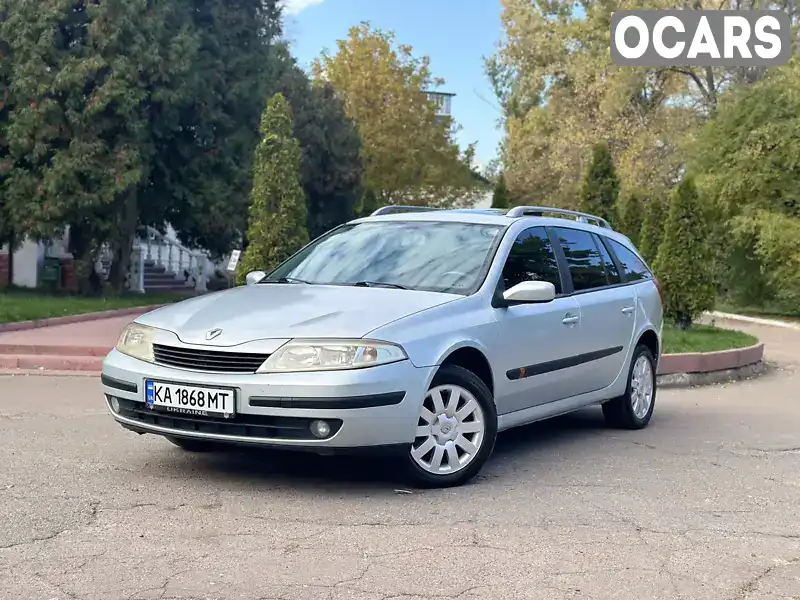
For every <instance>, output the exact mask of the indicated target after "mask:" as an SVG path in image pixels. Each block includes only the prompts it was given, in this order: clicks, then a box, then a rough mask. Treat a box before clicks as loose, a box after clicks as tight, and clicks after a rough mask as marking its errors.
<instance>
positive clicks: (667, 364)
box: [658, 342, 764, 375]
mask: <svg viewBox="0 0 800 600" xmlns="http://www.w3.org/2000/svg"><path fill="white" fill-rule="evenodd" d="M762 360H764V344H763V342H759V343H757V344H755V345H753V346H749V347H747V348H734V349H732V350H720V351H718V352H687V353H685V354H664V355H663V356H662V357H661V359H660V360H659V361H658V375H676V374H680V373H713V372H716V371H727V370H730V369H740V368H742V367H747V366H750V365H753V364H756V363H759V362H761V361H762Z"/></svg>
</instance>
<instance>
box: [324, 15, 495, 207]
mask: <svg viewBox="0 0 800 600" xmlns="http://www.w3.org/2000/svg"><path fill="white" fill-rule="evenodd" d="M314 77H315V79H316V80H317V81H324V82H327V83H330V84H331V85H332V86H333V88H334V90H335V91H336V93H337V94H338V95H339V97H341V98H342V100H343V102H344V107H345V110H346V111H347V114H348V115H349V116H350V118H351V119H353V121H354V122H355V123H356V125H357V127H358V131H359V133H360V135H361V138H362V140H363V149H362V155H363V158H364V165H365V176H364V187H365V190H366V191H367V192H368V193H370V194H371V195H374V197H375V198H376V199H377V200H378V202H379V203H381V204H397V203H404V204H405V203H410V204H432V205H436V206H452V205H470V204H472V203H474V202H475V201H476V200H477V195H478V193H479V190H480V188H479V186H478V185H477V180H476V179H475V178H474V177H473V173H472V170H471V166H472V165H471V160H472V159H473V154H474V149H473V148H472V147H470V148H468V149H467V150H466V151H465V152H464V153H461V151H460V149H459V147H458V145H457V144H456V142H455V140H454V132H455V129H454V123H453V122H452V120H451V119H449V118H439V117H438V115H437V108H436V105H435V103H434V102H432V101H431V100H429V98H428V97H427V95H426V92H427V91H429V90H431V89H433V88H435V87H436V86H438V85H440V84H442V83H443V81H442V80H440V79H436V78H434V77H433V76H432V74H431V71H430V67H429V60H428V58H427V57H422V58H417V57H415V56H414V54H413V50H412V48H411V47H410V46H407V45H397V44H396V43H395V37H394V34H392V33H387V32H383V31H380V30H377V29H372V28H371V27H370V25H369V24H368V23H362V24H361V25H360V26H358V27H353V28H352V29H350V32H349V36H348V38H347V39H346V40H340V41H338V42H337V52H336V54H335V55H330V54H328V53H323V54H322V56H321V57H320V58H319V59H318V60H317V61H316V62H315V64H314Z"/></svg>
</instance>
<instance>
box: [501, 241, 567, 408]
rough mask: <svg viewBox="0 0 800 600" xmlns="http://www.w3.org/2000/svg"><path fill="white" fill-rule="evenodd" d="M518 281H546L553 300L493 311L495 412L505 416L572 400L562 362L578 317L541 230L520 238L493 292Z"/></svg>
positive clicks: (549, 242)
mask: <svg viewBox="0 0 800 600" xmlns="http://www.w3.org/2000/svg"><path fill="white" fill-rule="evenodd" d="M523 281H549V282H550V283H552V284H553V285H554V286H555V288H556V298H555V300H553V301H552V302H548V303H543V304H518V305H514V306H508V307H503V308H495V309H494V317H495V320H496V321H497V327H498V335H497V336H496V337H495V340H496V341H495V346H494V347H493V348H492V349H491V355H492V357H493V359H492V363H493V366H494V367H495V369H494V370H495V397H496V400H497V410H498V412H499V413H500V414H507V413H511V412H515V411H517V410H523V409H526V408H530V407H532V406H536V405H539V404H546V403H548V402H552V401H554V400H558V399H560V398H565V397H568V396H571V395H573V390H574V389H575V382H574V381H573V380H571V379H570V376H569V373H568V370H565V369H564V368H563V364H564V360H565V359H569V357H570V356H571V355H572V353H573V352H574V348H575V346H576V345H577V344H578V343H579V339H580V335H579V327H580V325H579V321H580V312H579V309H578V303H577V301H576V300H575V298H572V297H570V296H568V295H565V294H564V286H563V283H562V279H561V273H560V271H559V265H558V260H557V258H556V253H555V251H554V250H553V246H552V243H551V240H550V238H549V237H548V235H547V232H546V230H545V228H544V227H531V228H528V229H526V230H524V231H523V232H522V233H520V234H519V235H518V236H517V238H516V240H515V241H514V244H513V246H512V247H511V250H510V251H509V254H508V257H507V258H506V261H505V264H504V267H503V273H502V276H501V280H500V281H499V282H498V293H499V294H502V293H503V292H504V291H505V290H507V289H510V288H512V287H514V286H515V285H517V284H518V283H521V282H523Z"/></svg>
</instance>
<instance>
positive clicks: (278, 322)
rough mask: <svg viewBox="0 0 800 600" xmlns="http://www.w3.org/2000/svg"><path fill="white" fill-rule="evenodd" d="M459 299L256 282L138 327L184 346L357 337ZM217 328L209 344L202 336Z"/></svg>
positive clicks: (165, 311)
mask: <svg viewBox="0 0 800 600" xmlns="http://www.w3.org/2000/svg"><path fill="white" fill-rule="evenodd" d="M460 297H461V296H457V295H453V294H442V293H436V292H420V291H413V290H398V289H391V288H364V287H350V286H329V285H306V284H257V285H250V286H243V287H237V288H234V289H231V290H225V291H222V292H216V293H213V294H208V295H204V296H198V297H196V298H192V299H189V300H184V301H183V302H179V303H177V304H171V305H169V306H165V307H163V308H159V309H157V310H155V311H153V312H150V313H147V314H146V315H143V316H141V317H139V318H138V319H136V321H137V322H138V323H142V324H144V325H149V326H151V327H157V328H159V329H165V330H168V331H171V332H173V333H175V334H176V335H177V336H178V337H179V338H180V340H181V341H182V342H184V343H186V344H203V345H213V346H235V345H237V344H243V343H245V342H250V341H254V340H261V339H289V338H361V337H364V336H366V335H367V334H368V333H369V332H370V331H372V330H374V329H376V328H378V327H381V326H382V325H386V324H387V323H391V322H392V321H396V320H397V319H400V318H402V317H405V316H408V315H411V314H414V313H417V312H419V311H422V310H426V309H428V308H432V307H434V306H439V305H441V304H445V303H447V302H452V301H453V300H456V299H458V298H460ZM212 329H221V330H222V333H221V334H219V335H218V337H216V338H215V339H213V340H212V341H206V333H207V332H209V331H210V330H212Z"/></svg>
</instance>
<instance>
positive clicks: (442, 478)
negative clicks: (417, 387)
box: [405, 365, 497, 488]
mask: <svg viewBox="0 0 800 600" xmlns="http://www.w3.org/2000/svg"><path fill="white" fill-rule="evenodd" d="M456 391H457V392H458V397H457V398H455V397H454V395H453V393H454V392H456ZM454 400H455V407H452V406H451V403H452V402H453V401H454ZM443 409H444V410H443ZM426 428H427V431H426ZM417 433H418V434H419V435H418V436H417V437H416V438H415V440H414V442H413V443H412V445H411V448H410V450H409V452H408V454H407V455H406V458H405V461H406V463H407V472H408V474H409V476H410V479H411V481H412V483H413V484H414V485H416V486H419V487H424V488H447V487H455V486H459V485H463V484H464V483H466V482H468V481H469V480H470V479H472V478H473V477H475V475H477V473H478V472H479V471H480V470H481V467H483V465H484V464H485V463H486V461H487V460H488V459H489V456H491V454H492V450H493V449H494V444H495V441H496V439H497V407H496V406H495V403H494V398H493V397H492V393H491V392H490V391H489V388H487V387H486V384H485V383H483V381H481V379H480V378H479V377H478V376H477V375H475V374H474V373H472V372H471V371H468V370H467V369H464V368H463V367H458V366H455V365H445V366H443V367H441V368H440V369H439V370H438V372H437V373H436V376H435V377H434V378H433V381H432V382H431V386H430V388H429V390H428V393H427V394H426V396H425V399H424V400H423V403H422V407H421V411H420V416H419V418H418V421H417ZM437 458H438V464H439V467H436V462H437ZM445 462H446V463H447V465H445ZM454 467H455V468H454Z"/></svg>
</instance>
